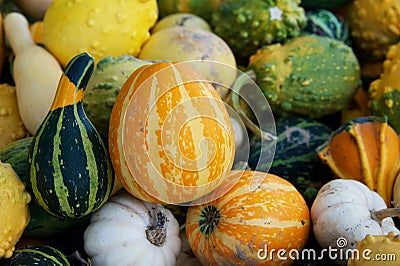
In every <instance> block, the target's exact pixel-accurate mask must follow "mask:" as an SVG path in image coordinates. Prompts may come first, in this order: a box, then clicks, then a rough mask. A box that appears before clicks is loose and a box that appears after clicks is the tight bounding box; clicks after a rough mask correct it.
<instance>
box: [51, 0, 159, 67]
mask: <svg viewBox="0 0 400 266" xmlns="http://www.w3.org/2000/svg"><path fill="white" fill-rule="evenodd" d="M157 19H158V9H157V1H156V0H129V1H120V0H111V1H110V0H86V1H74V0H54V1H53V3H52V4H51V5H50V6H49V8H48V9H47V12H46V15H45V17H44V19H43V30H44V32H43V36H44V40H45V46H46V47H47V49H49V51H51V53H52V54H54V55H55V57H56V58H57V59H58V60H59V61H60V62H61V65H62V66H63V67H65V66H66V65H67V63H68V62H69V61H70V60H71V59H72V58H73V57H74V56H75V55H77V54H80V53H82V52H87V53H89V54H90V55H91V56H93V58H94V59H95V63H96V64H97V62H98V61H99V60H100V59H102V58H104V57H106V56H113V57H117V56H120V55H123V54H131V55H133V56H136V55H137V54H138V53H139V51H140V48H141V46H142V45H143V43H144V42H146V41H147V39H148V38H149V37H150V33H149V30H150V28H151V27H152V26H153V25H154V23H155V22H156V21H157Z"/></svg>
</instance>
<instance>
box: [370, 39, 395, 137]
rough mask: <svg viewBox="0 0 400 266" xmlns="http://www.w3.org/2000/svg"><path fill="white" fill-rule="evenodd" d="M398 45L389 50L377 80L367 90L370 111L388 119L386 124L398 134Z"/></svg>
mask: <svg viewBox="0 0 400 266" xmlns="http://www.w3.org/2000/svg"><path fill="white" fill-rule="evenodd" d="M399 76H400V43H398V44H396V45H393V46H391V47H390V48H389V50H388V52H387V54H386V60H385V62H384V63H383V71H382V73H381V75H380V78H379V79H376V80H374V81H373V82H371V84H370V86H369V90H368V94H369V96H370V101H369V103H368V105H369V108H370V111H371V113H372V114H374V115H378V116H382V115H386V116H387V117H388V123H389V124H390V125H391V126H392V127H393V128H394V129H395V130H396V131H397V133H399V134H400V79H399Z"/></svg>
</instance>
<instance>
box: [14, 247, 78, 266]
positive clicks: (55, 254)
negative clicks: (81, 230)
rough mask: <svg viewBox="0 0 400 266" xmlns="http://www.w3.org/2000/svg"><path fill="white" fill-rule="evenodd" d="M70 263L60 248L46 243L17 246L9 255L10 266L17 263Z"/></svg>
mask: <svg viewBox="0 0 400 266" xmlns="http://www.w3.org/2000/svg"><path fill="white" fill-rule="evenodd" d="M38 264H40V265H62V266H69V265H71V263H70V261H69V260H68V258H67V256H66V255H65V254H64V253H63V252H62V251H60V250H58V249H56V248H54V247H51V246H46V245H29V246H24V247H20V248H17V249H16V250H15V253H14V255H13V256H12V257H11V261H10V266H18V265H38Z"/></svg>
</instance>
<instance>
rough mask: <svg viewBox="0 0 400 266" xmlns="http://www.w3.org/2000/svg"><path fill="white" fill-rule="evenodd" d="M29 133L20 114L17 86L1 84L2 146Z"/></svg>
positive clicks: (0, 122)
mask: <svg viewBox="0 0 400 266" xmlns="http://www.w3.org/2000/svg"><path fill="white" fill-rule="evenodd" d="M28 135H29V132H28V130H27V129H26V128H25V126H24V123H23V122H22V120H21V116H20V115H19V111H18V104H17V97H16V95H15V87H14V86H11V85H9V84H6V83H4V84H0V148H1V147H4V146H5V145H7V144H9V143H11V142H13V141H15V140H18V139H21V138H24V137H27V136H28Z"/></svg>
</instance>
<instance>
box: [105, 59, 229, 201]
mask: <svg viewBox="0 0 400 266" xmlns="http://www.w3.org/2000/svg"><path fill="white" fill-rule="evenodd" d="M109 151H110V157H111V161H112V164H113V167H114V170H115V172H116V175H117V177H118V178H119V179H120V181H121V183H122V185H123V186H124V188H125V189H126V190H127V191H128V192H130V193H131V194H132V195H134V196H136V197H138V198H140V199H142V200H146V201H150V202H156V203H174V204H176V203H187V202H190V201H192V200H196V199H199V198H201V197H202V196H204V195H206V194H207V193H209V192H210V191H211V190H213V189H215V188H216V187H217V186H218V185H219V184H221V183H222V182H223V180H224V179H225V178H226V174H227V172H228V171H229V170H230V169H231V167H232V164H233V158H234V153H235V141H234V134H233V129H232V125H231V122H230V118H229V115H228V112H227V109H226V106H225V103H224V102H223V101H222V100H221V98H220V96H219V94H218V93H217V92H216V90H215V89H214V87H213V86H212V85H211V84H210V83H209V82H207V81H204V78H203V77H202V76H201V75H200V74H198V72H197V71H195V70H194V68H193V67H191V66H189V65H188V64H185V63H171V62H157V63H155V64H151V65H145V66H142V67H140V68H139V69H137V70H136V71H135V72H133V73H132V74H131V75H130V77H129V78H128V79H127V81H126V82H125V83H124V85H123V87H122V88H121V90H120V92H119V94H118V96H117V98H116V101H115V104H114V107H113V110H112V113H111V118H110V129H109Z"/></svg>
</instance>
